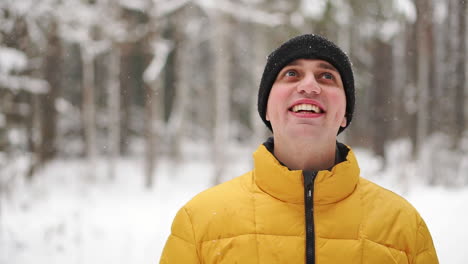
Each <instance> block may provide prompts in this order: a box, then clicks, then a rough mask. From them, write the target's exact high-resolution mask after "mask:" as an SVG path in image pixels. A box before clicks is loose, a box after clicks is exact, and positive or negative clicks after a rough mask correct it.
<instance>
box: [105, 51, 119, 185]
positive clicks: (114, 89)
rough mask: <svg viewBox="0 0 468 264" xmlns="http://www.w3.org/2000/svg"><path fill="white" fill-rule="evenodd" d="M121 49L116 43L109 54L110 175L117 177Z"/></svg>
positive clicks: (108, 131) (108, 154)
mask: <svg viewBox="0 0 468 264" xmlns="http://www.w3.org/2000/svg"><path fill="white" fill-rule="evenodd" d="M119 75H120V51H119V46H118V45H115V46H114V47H113V49H112V50H111V52H110V54H109V80H108V84H107V109H108V115H109V121H108V127H107V133H108V138H107V148H108V149H107V151H108V153H107V156H108V166H109V169H108V177H109V179H111V180H113V179H114V178H115V167H116V159H117V158H118V157H119V155H120V83H119Z"/></svg>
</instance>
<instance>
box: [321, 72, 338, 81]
mask: <svg viewBox="0 0 468 264" xmlns="http://www.w3.org/2000/svg"><path fill="white" fill-rule="evenodd" d="M322 78H324V79H328V80H333V79H334V78H335V77H334V76H333V74H331V73H329V72H325V73H323V74H322Z"/></svg>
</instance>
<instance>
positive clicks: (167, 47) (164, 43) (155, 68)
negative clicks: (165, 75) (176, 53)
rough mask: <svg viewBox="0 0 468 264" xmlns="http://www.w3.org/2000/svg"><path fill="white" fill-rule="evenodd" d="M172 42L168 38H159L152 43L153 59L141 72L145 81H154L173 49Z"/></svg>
mask: <svg viewBox="0 0 468 264" xmlns="http://www.w3.org/2000/svg"><path fill="white" fill-rule="evenodd" d="M173 46H174V45H173V44H172V42H171V41H168V40H160V41H158V42H156V43H154V44H153V54H154V57H153V60H152V61H151V63H150V65H149V66H148V68H146V70H145V72H144V73H143V79H144V80H145V82H146V83H151V82H154V81H155V80H156V79H157V78H158V76H159V74H160V73H161V71H162V69H163V68H164V66H165V65H166V61H167V56H168V55H169V53H170V52H171V50H172V49H173Z"/></svg>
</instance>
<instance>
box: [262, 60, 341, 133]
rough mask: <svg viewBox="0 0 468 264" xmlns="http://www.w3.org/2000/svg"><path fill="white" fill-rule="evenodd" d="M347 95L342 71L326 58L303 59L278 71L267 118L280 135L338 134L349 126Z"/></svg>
mask: <svg viewBox="0 0 468 264" xmlns="http://www.w3.org/2000/svg"><path fill="white" fill-rule="evenodd" d="M345 112H346V96H345V92H344V88H343V82H342V80H341V77H340V74H339V72H338V71H337V70H336V69H335V67H333V66H332V65H331V64H330V63H328V62H326V61H323V60H308V59H299V60H295V61H293V62H292V63H290V64H288V65H287V66H286V67H284V68H283V69H282V70H281V71H280V73H279V74H278V76H277V78H276V80H275V82H274V83H273V86H272V88H271V92H270V96H269V97H268V104H267V113H266V119H267V120H268V121H270V123H271V126H272V128H273V134H274V136H275V138H277V137H286V138H288V137H289V138H292V137H303V136H306V137H311V136H312V137H317V136H319V137H322V136H325V137H336V135H337V133H338V129H339V127H340V126H343V127H344V126H346V118H345Z"/></svg>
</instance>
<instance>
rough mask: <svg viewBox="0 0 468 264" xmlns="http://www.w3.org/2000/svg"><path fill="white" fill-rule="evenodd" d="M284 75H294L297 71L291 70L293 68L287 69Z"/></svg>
mask: <svg viewBox="0 0 468 264" xmlns="http://www.w3.org/2000/svg"><path fill="white" fill-rule="evenodd" d="M284 75H285V76H287V77H296V76H297V72H296V71H293V70H289V71H287V72H285V73H284Z"/></svg>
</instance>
